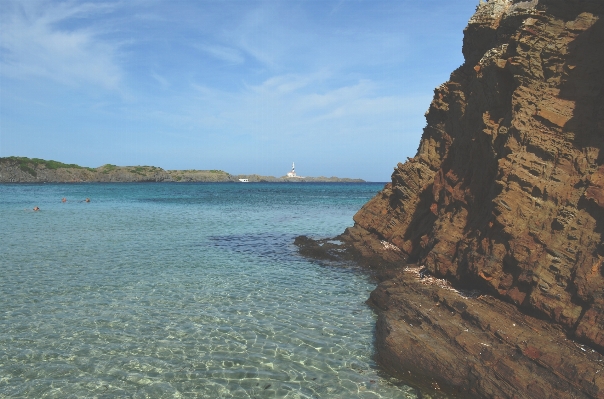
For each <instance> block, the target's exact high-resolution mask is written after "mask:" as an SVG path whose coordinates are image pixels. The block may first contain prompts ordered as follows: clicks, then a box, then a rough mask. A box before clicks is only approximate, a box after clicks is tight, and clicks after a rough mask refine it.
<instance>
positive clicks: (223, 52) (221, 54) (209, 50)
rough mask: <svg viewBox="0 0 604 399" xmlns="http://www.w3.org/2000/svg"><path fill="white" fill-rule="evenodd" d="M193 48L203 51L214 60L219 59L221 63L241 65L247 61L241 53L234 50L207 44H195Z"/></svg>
mask: <svg viewBox="0 0 604 399" xmlns="http://www.w3.org/2000/svg"><path fill="white" fill-rule="evenodd" d="M193 47H195V48H196V49H198V50H201V51H203V52H204V53H206V54H208V55H210V56H212V57H214V58H217V59H219V60H221V61H225V62H227V63H230V64H241V63H243V62H244V61H245V58H244V57H243V55H242V54H241V52H239V50H236V49H234V48H230V47H225V46H219V45H205V44H195V45H194V46H193Z"/></svg>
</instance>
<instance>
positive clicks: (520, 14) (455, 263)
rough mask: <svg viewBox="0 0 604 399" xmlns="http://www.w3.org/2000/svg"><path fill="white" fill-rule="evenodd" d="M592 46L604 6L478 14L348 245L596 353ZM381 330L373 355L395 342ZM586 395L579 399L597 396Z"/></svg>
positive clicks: (597, 133) (509, 8)
mask: <svg viewBox="0 0 604 399" xmlns="http://www.w3.org/2000/svg"><path fill="white" fill-rule="evenodd" d="M603 43H604V2H601V1H596V0H592V1H588V0H583V1H582V0H538V1H537V0H534V1H511V0H491V1H489V2H488V3H486V4H483V5H480V6H479V7H478V9H477V12H476V14H475V15H474V16H473V17H472V18H471V19H470V22H469V24H468V27H467V28H466V30H465V37H464V46H463V53H464V57H465V63H464V65H462V66H461V67H460V68H459V69H457V70H456V71H454V72H453V73H452V75H451V79H450V81H448V82H447V83H445V84H443V85H441V86H440V87H439V88H437V89H436V90H435V94H434V99H433V101H432V104H431V105H430V109H429V111H428V113H427V114H426V119H427V126H426V128H425V129H424V133H423V136H422V139H421V143H420V145H419V149H418V152H417V155H416V156H415V157H414V158H412V159H409V160H408V161H407V162H406V163H404V164H398V166H397V167H396V168H395V171H394V173H393V174H392V183H389V184H388V185H386V187H385V188H384V190H383V191H382V192H381V193H379V194H378V195H377V196H376V197H375V198H373V199H372V200H371V201H370V202H369V203H367V204H366V205H365V206H364V207H363V209H361V210H360V211H359V212H358V213H357V215H355V217H354V220H355V226H354V227H352V228H350V229H348V230H347V232H346V233H345V237H347V239H348V241H350V242H352V243H353V244H354V246H355V247H356V248H357V249H358V250H359V251H361V252H364V253H366V254H367V255H368V256H377V255H379V254H380V253H387V254H388V255H387V256H389V257H392V256H393V255H392V253H393V251H391V250H390V251H388V250H387V248H386V246H385V245H383V244H382V246H381V247H380V245H379V243H382V242H386V243H387V244H388V245H392V246H394V247H396V248H397V250H400V254H399V256H400V260H401V264H403V262H404V261H406V260H408V261H409V262H413V263H416V264H418V265H422V266H425V267H426V268H427V270H428V271H429V272H430V273H431V274H432V275H434V276H435V277H439V278H445V279H447V280H449V281H451V282H452V283H454V285H456V286H458V287H468V288H473V289H479V290H480V291H481V292H483V293H484V294H486V295H489V296H490V297H492V298H494V299H496V300H499V301H503V302H505V303H509V304H512V305H513V306H511V307H510V309H520V310H521V311H522V312H523V313H525V314H529V315H533V316H536V317H539V318H542V319H544V320H547V321H549V322H551V323H553V325H556V326H559V328H561V329H562V331H564V332H565V333H566V334H568V336H569V337H572V338H573V339H575V340H577V341H578V342H582V343H585V344H587V345H589V347H590V348H593V349H595V350H597V351H600V352H603V351H604V268H603V266H604V244H603V243H602V239H603V236H602V235H603V233H604V165H603V164H604V90H603V88H604V86H603V83H604V45H603ZM403 302H404V301H402V300H401V303H403ZM379 303H381V302H380V301H377V302H376V304H377V306H378V308H379V307H380V306H379ZM506 309H508V308H506ZM382 310H384V315H387V314H388V311H386V310H385V309H382ZM514 311H515V310H514ZM384 317H385V318H383V319H382V321H381V323H385V322H386V321H385V320H386V319H387V316H384ZM390 334H391V333H388V334H385V335H384V337H383V339H382V341H379V340H380V338H379V337H378V341H379V342H378V346H379V345H385V346H384V348H385V347H386V346H388V345H390V347H392V345H394V344H388V345H387V344H386V343H385V342H386V340H387V339H388V340H390V341H392V340H391V339H390V338H387V337H388V336H390ZM512 347H513V346H512ZM527 348H528V347H527ZM535 350H537V349H535ZM539 350H540V349H539ZM519 351H520V352H521V353H524V352H526V351H528V352H527V353H528V355H526V354H525V355H526V356H524V355H523V356H524V357H523V359H524V358H527V356H528V358H531V356H532V357H535V358H536V357H540V356H537V355H536V353H537V352H534V351H533V350H532V349H526V350H525V349H522V348H520V349H519ZM523 351H524V352H523ZM386 352H387V351H386V350H382V351H381V353H386ZM539 353H542V352H539ZM474 356H476V355H475V354H474ZM497 364H499V363H497ZM501 364H504V363H501ZM391 368H392V369H396V367H394V366H393V367H391ZM399 371H400V370H399ZM426 373H428V371H426ZM529 375H530V373H529ZM464 376H465V377H467V373H466V374H464ZM465 377H464V378H465ZM592 377H593V379H592V384H596V378H595V376H592ZM460 378H461V377H460ZM461 379H463V378H461ZM554 380H555V378H554ZM598 381H599V380H598ZM509 383H511V384H513V383H514V381H509ZM598 384H599V383H598ZM453 385H455V384H453ZM520 389H524V392H528V391H526V389H528V388H527V387H526V386H525V387H524V388H520ZM535 389H536V388H535ZM539 389H544V390H545V391H544V392H546V393H547V387H546V386H541V387H540V388H539ZM577 389H579V390H581V389H582V388H580V387H579V388H577ZM590 389H591V391H590V392H589V393H585V392H586V391H583V392H584V395H585V397H604V393H603V391H601V390H599V388H597V387H596V388H594V387H592V388H590ZM473 392H475V393H478V394H479V395H484V396H486V397H497V395H502V396H501V397H511V396H507V395H508V394H509V391H508V392H507V393H505V392H506V391H505V390H503V391H502V390H500V391H497V389H495V388H493V387H490V388H488V389H486V388H485V389H482V390H481V389H478V388H476V390H475V391H473ZM552 392H553V391H552ZM527 395H528V394H527ZM544 395H545V394H544ZM520 397H523V396H520ZM526 397H550V396H549V395H545V396H543V395H536V396H531V395H528V396H526ZM554 397H563V396H554ZM577 397H583V396H577Z"/></svg>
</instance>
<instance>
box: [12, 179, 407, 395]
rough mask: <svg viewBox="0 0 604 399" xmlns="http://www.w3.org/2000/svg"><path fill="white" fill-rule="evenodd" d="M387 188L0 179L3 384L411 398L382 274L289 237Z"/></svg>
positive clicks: (92, 390) (77, 390) (41, 391)
mask: <svg viewBox="0 0 604 399" xmlns="http://www.w3.org/2000/svg"><path fill="white" fill-rule="evenodd" d="M382 186H383V185H382V184H252V183H250V184H166V183H163V184H162V183H158V184H81V185H80V184H78V185H58V184H56V185H51V184H44V185H0V397H20V398H21V397H23V398H83V397H90V398H93V397H95V398H415V397H416V396H415V394H414V391H413V390H412V389H410V388H408V387H405V386H403V385H399V384H396V382H394V381H391V380H388V379H385V378H382V375H381V374H380V373H379V372H378V370H377V369H376V367H375V364H374V362H373V361H372V354H373V344H372V339H373V328H374V323H375V315H374V314H373V313H372V311H371V310H370V309H369V308H368V307H367V306H366V305H365V303H364V302H365V300H366V299H367V297H368V295H369V292H370V291H371V290H372V289H373V287H374V286H373V284H372V283H371V282H370V281H369V279H368V278H367V277H366V276H365V275H363V274H362V273H359V272H358V271H355V270H352V269H340V268H333V267H321V266H320V265H317V264H315V263H313V262H311V261H309V260H307V259H304V258H302V257H300V256H298V255H297V253H296V248H295V247H294V246H293V244H292V242H293V239H294V237H295V236H297V235H301V234H307V235H311V236H314V237H326V236H335V235H337V234H339V233H341V232H342V231H343V230H344V228H345V227H347V226H350V225H351V224H352V216H353V215H354V213H355V212H356V211H357V210H358V209H359V208H360V207H361V206H362V205H363V204H364V203H365V202H366V201H367V200H368V199H369V198H371V197H372V196H373V195H375V193H376V192H377V191H379V190H380V189H381V188H382ZM62 197H67V199H68V202H67V203H64V204H63V203H61V202H60V199H61V198H62ZM86 197H90V198H91V200H92V202H91V203H83V202H80V201H81V200H82V199H84V198H86ZM34 206H39V207H40V208H41V211H39V212H33V211H31V209H32V208H33V207H34Z"/></svg>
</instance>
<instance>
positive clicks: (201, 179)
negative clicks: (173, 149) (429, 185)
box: [0, 157, 366, 184]
mask: <svg viewBox="0 0 604 399" xmlns="http://www.w3.org/2000/svg"><path fill="white" fill-rule="evenodd" d="M240 179H246V180H247V181H246V182H245V183H259V182H266V183H273V182H274V183H365V182H366V181H365V180H363V179H354V178H340V177H335V176H331V177H325V176H319V177H288V176H281V177H275V176H262V175H258V174H249V175H232V174H230V173H228V172H225V171H223V170H216V169H211V170H195V169H187V170H166V169H162V168H160V167H157V166H117V165H111V164H105V165H103V166H99V167H97V168H89V167H83V166H79V165H75V164H64V163H61V162H57V161H47V160H44V159H39V158H26V157H4V158H0V183H14V184H20V183H146V182H157V183H159V182H175V183H227V182H234V183H242V182H241V181H240Z"/></svg>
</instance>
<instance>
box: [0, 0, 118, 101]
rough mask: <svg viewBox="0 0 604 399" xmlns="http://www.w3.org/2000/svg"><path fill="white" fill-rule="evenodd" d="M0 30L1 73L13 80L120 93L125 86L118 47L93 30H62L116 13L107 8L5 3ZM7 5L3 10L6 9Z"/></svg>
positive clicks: (77, 5)
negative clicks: (43, 80)
mask: <svg viewBox="0 0 604 399" xmlns="http://www.w3.org/2000/svg"><path fill="white" fill-rule="evenodd" d="M5 4H6V8H5V10H3V13H2V17H1V22H2V29H1V30H0V47H1V51H2V52H1V58H0V70H1V73H2V74H3V75H5V76H8V77H13V78H21V79H24V78H29V77H32V76H34V77H41V78H49V79H52V80H55V81H58V82H61V83H63V84H67V85H72V86H80V85H85V84H94V85H96V86H101V87H103V88H106V89H111V90H115V89H117V88H118V87H119V84H120V81H121V80H122V70H121V69H120V67H119V66H118V65H117V62H116V58H117V50H118V47H117V45H115V44H110V43H108V42H106V41H103V40H101V39H100V38H99V36H100V34H101V33H102V32H98V31H95V30H94V29H92V28H81V29H73V30H68V29H61V28H59V25H60V24H61V23H65V22H68V21H69V20H70V19H72V18H75V17H86V16H89V15H90V14H96V13H100V12H107V11H110V10H111V7H110V5H107V4H102V3H101V4H96V3H95V4H91V3H84V4H78V3H73V2H63V3H48V2H23V3H15V2H8V3H5ZM5 4H3V6H5Z"/></svg>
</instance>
